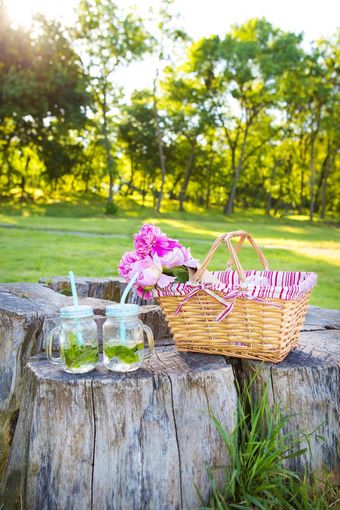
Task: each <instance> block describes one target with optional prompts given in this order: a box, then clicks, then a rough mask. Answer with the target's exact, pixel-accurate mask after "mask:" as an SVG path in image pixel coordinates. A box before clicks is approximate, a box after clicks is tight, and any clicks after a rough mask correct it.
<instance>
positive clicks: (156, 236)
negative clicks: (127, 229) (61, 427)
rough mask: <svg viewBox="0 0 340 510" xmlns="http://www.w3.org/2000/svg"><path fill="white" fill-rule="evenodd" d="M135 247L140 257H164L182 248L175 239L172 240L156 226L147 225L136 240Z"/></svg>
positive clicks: (136, 236) (137, 235)
mask: <svg viewBox="0 0 340 510" xmlns="http://www.w3.org/2000/svg"><path fill="white" fill-rule="evenodd" d="M134 246H135V250H136V252H137V254H138V255H139V256H140V257H146V256H147V255H151V256H153V255H155V254H157V255H158V256H159V257H162V256H163V255H165V254H166V253H168V252H169V251H172V250H173V249H174V248H181V245H180V244H179V242H178V241H176V240H175V239H170V238H169V237H167V236H166V235H165V234H163V232H162V231H161V230H160V229H159V228H158V227H156V226H155V225H150V224H148V223H145V225H143V226H142V228H141V229H140V231H139V232H138V234H136V235H135V238H134Z"/></svg>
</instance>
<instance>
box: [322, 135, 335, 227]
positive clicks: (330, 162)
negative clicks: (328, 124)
mask: <svg viewBox="0 0 340 510" xmlns="http://www.w3.org/2000/svg"><path fill="white" fill-rule="evenodd" d="M334 160H335V154H334V156H333V158H332V156H331V144H330V142H329V158H328V159H327V165H326V168H325V175H324V179H323V181H322V187H321V218H322V219H324V218H325V215H326V189H327V180H328V177H329V174H330V171H331V169H332V165H333V164H334Z"/></svg>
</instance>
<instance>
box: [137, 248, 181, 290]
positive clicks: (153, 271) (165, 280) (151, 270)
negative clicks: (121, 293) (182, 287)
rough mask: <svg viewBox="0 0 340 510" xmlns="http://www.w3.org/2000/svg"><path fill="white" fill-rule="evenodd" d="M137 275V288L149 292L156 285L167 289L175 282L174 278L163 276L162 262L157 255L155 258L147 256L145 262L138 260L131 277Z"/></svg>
mask: <svg viewBox="0 0 340 510" xmlns="http://www.w3.org/2000/svg"><path fill="white" fill-rule="evenodd" d="M135 273H139V276H138V278H137V280H136V284H137V286H138V287H142V288H143V289H147V290H150V289H151V288H153V287H155V286H156V285H158V287H161V288H162V287H166V286H167V285H169V284H170V283H172V282H173V281H174V280H175V278H174V277H173V276H167V275H165V274H163V267H162V264H161V261H160V259H159V257H158V255H156V254H155V255H154V256H153V257H150V256H147V257H145V258H144V259H143V260H137V261H136V262H135V263H134V264H132V271H131V276H132V275H133V274H135Z"/></svg>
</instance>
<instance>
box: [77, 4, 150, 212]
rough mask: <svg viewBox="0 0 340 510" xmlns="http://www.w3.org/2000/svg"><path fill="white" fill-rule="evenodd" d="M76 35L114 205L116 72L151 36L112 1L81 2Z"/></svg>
mask: <svg viewBox="0 0 340 510" xmlns="http://www.w3.org/2000/svg"><path fill="white" fill-rule="evenodd" d="M76 37H77V40H78V41H79V43H80V46H81V49H82V50H81V51H82V52H83V53H84V61H86V64H87V67H88V73H89V77H90V84H91V93H92V95H93V98H94V103H95V115H96V121H97V122H96V125H97V128H98V137H99V138H101V139H102V143H103V146H104V149H105V157H106V168H107V172H108V176H109V195H108V203H109V204H112V202H113V183H114V177H115V153H114V149H113V146H114V125H115V123H114V114H115V111H116V110H117V107H118V104H119V97H120V91H119V89H118V87H117V86H115V85H114V75H115V73H116V72H117V70H118V68H119V67H120V66H126V65H128V64H129V63H131V62H132V61H134V60H136V59H140V58H141V57H142V56H143V55H144V53H145V52H146V51H148V50H149V45H150V38H149V34H148V33H147V31H146V30H145V28H144V26H143V21H142V19H141V18H140V17H138V16H136V15H134V14H132V13H128V14H124V13H123V12H121V10H119V8H118V6H117V5H116V4H115V3H114V2H113V1H112V0H81V1H80V4H79V16H78V26H77V30H76Z"/></svg>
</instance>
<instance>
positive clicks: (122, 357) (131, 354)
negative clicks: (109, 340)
mask: <svg viewBox="0 0 340 510" xmlns="http://www.w3.org/2000/svg"><path fill="white" fill-rule="evenodd" d="M143 349H144V343H143V342H141V343H139V344H136V345H135V346H134V347H133V348H129V347H126V345H108V344H104V354H105V356H107V357H108V358H109V359H110V360H111V359H113V358H117V359H119V361H122V362H123V363H138V362H139V361H140V360H139V356H138V351H141V350H143Z"/></svg>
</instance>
